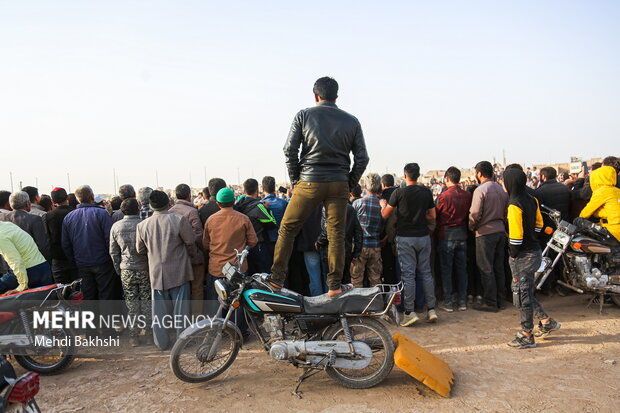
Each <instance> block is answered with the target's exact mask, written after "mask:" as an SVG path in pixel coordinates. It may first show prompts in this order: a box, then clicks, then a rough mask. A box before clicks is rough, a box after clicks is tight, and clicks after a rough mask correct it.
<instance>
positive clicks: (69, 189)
mask: <svg viewBox="0 0 620 413" xmlns="http://www.w3.org/2000/svg"><path fill="white" fill-rule="evenodd" d="M67 191H68V192H71V178H70V177H69V172H67Z"/></svg>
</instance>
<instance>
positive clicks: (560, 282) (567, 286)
mask: <svg viewBox="0 0 620 413" xmlns="http://www.w3.org/2000/svg"><path fill="white" fill-rule="evenodd" d="M556 282H557V283H558V284H560V285H561V286H562V287H566V288H568V289H570V290H573V291H575V292H577V293H579V294H583V290H582V289H581V288H577V287H573V286H572V285H570V284H566V283H565V282H564V281H561V280H557V281H556Z"/></svg>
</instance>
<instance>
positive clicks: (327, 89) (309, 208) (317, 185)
mask: <svg viewBox="0 0 620 413" xmlns="http://www.w3.org/2000/svg"><path fill="white" fill-rule="evenodd" d="M313 92H314V99H315V101H316V103H317V105H316V106H314V107H312V108H308V109H303V110H301V111H299V112H298V113H297V115H296V116H295V119H294V120H293V124H292V126H291V130H290V132H289V136H288V139H287V141H286V145H285V146H284V154H285V156H286V165H287V167H288V173H289V176H290V178H291V183H292V184H293V185H295V189H294V193H293V197H292V198H291V202H290V204H289V206H288V207H287V208H286V212H285V213H284V217H283V218H282V223H281V224H280V230H279V231H278V241H277V243H276V247H275V252H274V260H273V266H272V267H271V280H272V281H274V282H273V283H272V286H273V287H274V288H276V289H277V288H280V287H281V285H282V283H283V282H284V280H285V279H286V271H287V268H288V262H289V259H290V257H291V253H292V252H293V242H294V241H295V237H296V236H297V234H298V233H299V231H300V230H301V227H302V226H303V224H304V221H306V219H307V218H308V217H309V216H310V214H312V212H313V211H314V210H315V209H316V207H317V205H319V204H320V203H321V202H323V203H324V205H325V212H326V217H327V238H328V240H329V247H328V257H329V258H328V262H329V273H328V274H327V286H328V288H329V291H328V294H329V295H330V296H334V295H337V294H340V293H341V292H342V288H341V281H342V273H343V270H344V257H345V251H344V234H345V215H346V211H347V200H348V198H349V190H350V189H351V188H353V186H355V185H356V184H357V182H358V181H359V179H360V177H361V176H362V174H363V173H364V170H365V169H366V165H367V164H368V161H369V159H368V153H367V152H366V143H365V142H364V135H363V134H362V127H361V125H360V122H359V121H358V120H357V118H355V117H354V116H352V115H350V114H348V113H347V112H345V111H343V110H342V109H339V108H338V107H337V106H336V99H337V98H338V83H337V82H336V80H334V79H332V78H330V77H322V78H320V79H318V80H317V81H316V82H315V83H314V89H313ZM300 148H301V154H300ZM351 152H352V153H353V159H354V160H353V167H351V161H350V158H349V154H350V153H351Z"/></svg>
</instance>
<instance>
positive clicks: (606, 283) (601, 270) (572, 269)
mask: <svg viewBox="0 0 620 413" xmlns="http://www.w3.org/2000/svg"><path fill="white" fill-rule="evenodd" d="M541 210H542V213H544V214H546V215H548V216H549V217H550V218H551V219H552V220H553V221H554V222H555V224H556V229H555V231H553V230H552V229H551V228H546V229H545V232H546V233H548V234H550V235H551V234H552V236H551V239H550V240H549V242H548V243H547V246H546V247H545V250H544V251H543V260H542V263H541V266H540V268H539V270H538V271H537V272H536V289H538V290H540V288H541V287H542V285H543V284H544V283H545V281H546V280H547V278H548V277H549V275H550V274H551V271H552V270H553V269H554V268H555V266H556V265H557V264H558V263H559V262H560V260H561V261H562V263H563V264H564V271H563V274H562V278H563V279H562V280H558V281H557V283H558V284H559V285H561V286H563V287H566V288H568V289H571V290H573V291H575V292H578V293H579V294H585V293H593V294H594V295H595V297H598V298H599V304H600V309H601V310H602V306H603V302H604V296H605V295H609V296H610V297H611V300H612V301H613V302H614V304H616V305H617V306H619V307H620V249H619V248H618V247H614V246H613V245H612V243H611V242H610V240H609V239H608V238H609V235H608V234H607V233H606V231H604V230H603V227H601V226H599V225H597V224H592V223H589V222H587V221H584V220H580V219H579V218H578V219H577V220H575V223H576V224H577V225H574V224H571V223H569V222H567V221H564V220H562V218H561V214H560V212H559V211H556V210H554V209H551V208H548V207H546V206H545V205H541ZM554 253H555V254H554Z"/></svg>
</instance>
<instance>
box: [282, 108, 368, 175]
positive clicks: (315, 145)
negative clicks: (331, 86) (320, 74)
mask: <svg viewBox="0 0 620 413" xmlns="http://www.w3.org/2000/svg"><path fill="white" fill-rule="evenodd" d="M300 147H301V154H299V153H298V151H299V148H300ZM351 152H353V156H354V158H355V164H354V166H353V168H352V169H351V172H350V173H349V169H350V166H351V161H350V158H349V154H350V153H351ZM284 153H285V155H286V164H287V166H288V169H289V175H290V176H291V179H292V180H293V181H297V180H302V181H307V182H337V181H348V182H349V183H350V184H351V183H353V184H355V183H357V181H359V178H360V177H361V175H362V173H363V172H364V169H365V168H366V165H367V164H368V154H367V152H366V144H365V142H364V135H363V133H362V127H361V125H360V123H359V121H358V120H357V118H355V117H354V116H353V115H350V114H349V113H347V112H345V111H343V110H341V109H339V108H338V107H337V106H336V104H335V103H332V102H321V103H319V104H318V105H316V106H313V107H311V108H307V109H303V110H301V111H299V112H298V113H297V115H296V116H295V120H294V121H293V126H292V127H291V131H290V133H289V136H288V139H287V142H286V145H285V146H284Z"/></svg>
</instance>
